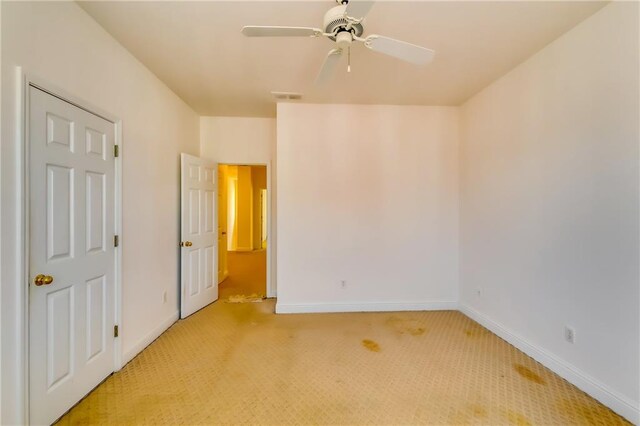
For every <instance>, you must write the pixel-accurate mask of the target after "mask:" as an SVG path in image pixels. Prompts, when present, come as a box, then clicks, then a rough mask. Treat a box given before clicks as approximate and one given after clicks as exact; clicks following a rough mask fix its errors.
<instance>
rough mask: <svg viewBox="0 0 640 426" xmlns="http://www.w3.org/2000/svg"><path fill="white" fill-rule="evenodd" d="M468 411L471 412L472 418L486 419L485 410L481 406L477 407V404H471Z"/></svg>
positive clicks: (486, 413)
mask: <svg viewBox="0 0 640 426" xmlns="http://www.w3.org/2000/svg"><path fill="white" fill-rule="evenodd" d="M470 409H471V412H472V413H473V416H474V417H477V418H482V419H483V418H485V417H487V415H488V414H489V413H488V412H487V409H486V408H484V407H483V406H482V405H479V404H472V405H471V407H470Z"/></svg>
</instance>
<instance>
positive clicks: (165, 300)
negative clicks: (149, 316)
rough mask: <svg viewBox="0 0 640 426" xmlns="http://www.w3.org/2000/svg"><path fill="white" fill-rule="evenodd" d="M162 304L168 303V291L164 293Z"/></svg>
mask: <svg viewBox="0 0 640 426" xmlns="http://www.w3.org/2000/svg"><path fill="white" fill-rule="evenodd" d="M162 303H167V290H165V291H163V292H162Z"/></svg>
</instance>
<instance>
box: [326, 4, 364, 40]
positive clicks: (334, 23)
mask: <svg viewBox="0 0 640 426" xmlns="http://www.w3.org/2000/svg"><path fill="white" fill-rule="evenodd" d="M346 9H347V5H346V4H344V5H341V6H335V7H332V8H331V9H329V11H328V12H327V13H325V15H324V32H325V33H331V34H334V35H333V36H329V38H330V39H331V40H334V41H335V40H336V37H335V34H338V33H340V32H344V31H347V26H348V25H349V21H347V20H346V19H345V17H344V14H345V11H346ZM349 32H351V33H352V34H353V35H355V36H356V37H360V36H361V35H362V33H363V32H364V28H363V27H362V24H361V23H356V24H351V29H350V30H349Z"/></svg>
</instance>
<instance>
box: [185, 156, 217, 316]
mask: <svg viewBox="0 0 640 426" xmlns="http://www.w3.org/2000/svg"><path fill="white" fill-rule="evenodd" d="M217 180H218V174H217V166H216V163H215V162H212V161H208V160H204V159H202V158H198V157H194V156H192V155H188V154H181V202H180V205H181V242H180V246H181V248H180V252H181V280H180V281H181V289H180V294H181V296H180V317H181V318H185V317H187V316H189V315H191V314H192V313H194V312H196V311H197V310H199V309H201V308H203V307H205V306H207V305H208V304H210V303H211V302H213V301H215V300H216V299H217V298H218V253H217V245H216V244H215V242H216V240H217V234H218V229H217V224H216V223H215V222H216V216H217V215H216V204H217V203H216V201H217V197H218V196H217V194H216V182H217Z"/></svg>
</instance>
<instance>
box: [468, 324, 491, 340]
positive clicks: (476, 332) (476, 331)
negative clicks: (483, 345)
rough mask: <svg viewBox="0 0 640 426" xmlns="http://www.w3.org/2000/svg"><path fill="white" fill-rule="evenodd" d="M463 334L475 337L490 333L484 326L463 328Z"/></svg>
mask: <svg viewBox="0 0 640 426" xmlns="http://www.w3.org/2000/svg"><path fill="white" fill-rule="evenodd" d="M464 334H465V335H466V336H467V337H470V338H476V337H483V336H488V335H490V334H491V333H490V332H489V330H487V329H485V328H482V327H474V328H467V329H466V330H464Z"/></svg>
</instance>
